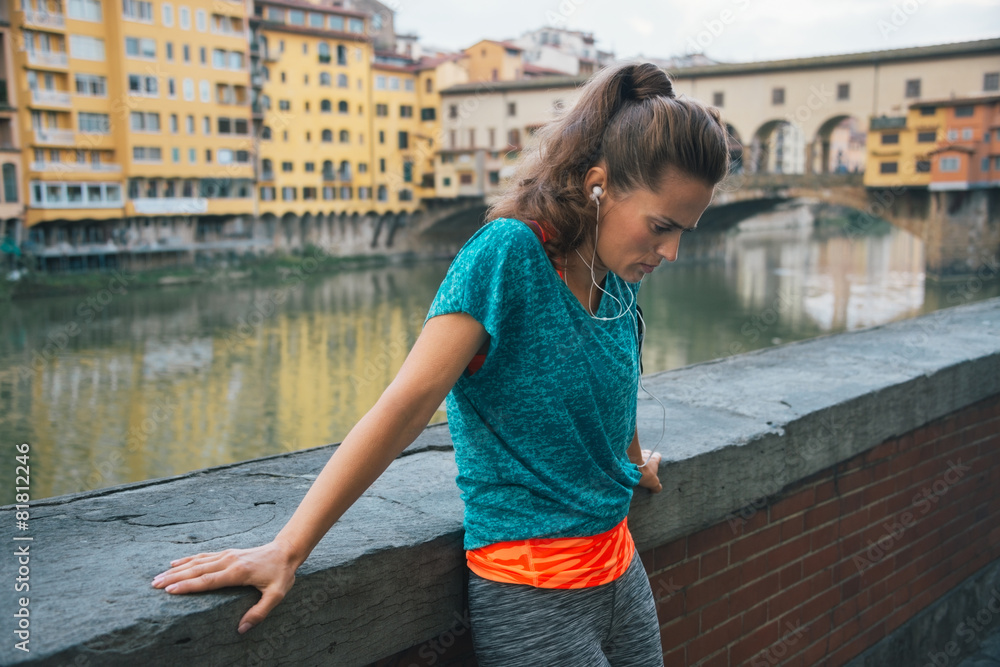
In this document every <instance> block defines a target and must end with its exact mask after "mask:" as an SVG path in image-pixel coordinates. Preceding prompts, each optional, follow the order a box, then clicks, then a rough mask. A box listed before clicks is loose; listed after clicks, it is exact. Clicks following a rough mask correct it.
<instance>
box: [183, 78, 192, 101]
mask: <svg viewBox="0 0 1000 667" xmlns="http://www.w3.org/2000/svg"><path fill="white" fill-rule="evenodd" d="M184 100H185V101H186V102H193V101H194V81H193V80H192V79H184Z"/></svg>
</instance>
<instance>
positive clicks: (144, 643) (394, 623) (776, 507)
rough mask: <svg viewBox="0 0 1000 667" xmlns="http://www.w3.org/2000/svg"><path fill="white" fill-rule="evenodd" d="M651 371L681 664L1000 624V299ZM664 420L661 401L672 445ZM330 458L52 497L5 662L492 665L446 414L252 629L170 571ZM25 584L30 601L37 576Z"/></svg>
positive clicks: (768, 661)
mask: <svg viewBox="0 0 1000 667" xmlns="http://www.w3.org/2000/svg"><path fill="white" fill-rule="evenodd" d="M644 386H645V388H646V389H647V390H648V391H649V392H650V394H652V395H655V396H656V397H657V398H658V399H659V400H660V401H662V402H663V405H664V406H665V410H666V415H665V417H666V425H667V432H666V433H665V435H664V437H663V441H662V443H661V444H660V450H661V451H663V452H664V454H665V457H664V462H663V463H662V465H661V470H660V476H661V479H662V480H663V482H664V487H665V488H664V492H663V493H661V494H658V495H651V494H649V493H648V492H646V491H644V490H641V489H640V490H638V491H637V493H636V495H635V498H634V499H633V505H632V509H631V511H630V514H629V525H630V527H631V529H632V532H633V535H634V537H635V541H636V544H637V546H638V548H639V552H640V554H641V556H642V558H643V562H644V564H645V565H646V569H647V572H648V573H649V575H650V582H651V585H652V588H653V591H654V594H655V595H656V598H657V611H658V615H659V620H660V623H661V627H662V637H663V648H664V657H665V662H666V664H667V665H670V666H673V665H740V664H747V665H751V667H756V666H758V665H778V664H780V665H817V664H822V665H845V664H850V665H858V666H860V665H865V666H866V667H867V666H869V665H870V666H875V665H879V666H883V665H889V666H891V665H900V666H903V665H906V666H907V667H912V666H913V665H918V666H922V665H925V664H929V665H938V666H939V667H940V665H951V664H956V663H957V662H958V659H959V656H961V655H964V654H967V653H969V652H970V651H971V650H972V649H974V648H975V647H976V646H977V645H978V642H979V641H980V640H981V639H982V638H984V637H985V635H986V634H987V633H988V632H989V630H990V629H993V628H995V627H996V626H997V625H998V624H997V622H996V619H997V618H998V617H1000V613H998V612H1000V592H998V591H1000V435H998V434H1000V300H998V299H994V300H991V301H984V302H980V303H977V304H972V305H966V306H959V307H955V308H951V309H947V310H942V311H938V312H936V313H933V314H931V315H927V316H923V317H920V318H917V319H914V320H909V321H905V322H900V323H895V324H890V325H886V326H882V327H875V328H872V329H868V330H864V331H859V332H853V333H848V334H841V335H836V336H829V337H825V338H820V339H815V340H811V341H804V342H800V343H794V344H790V345H785V346H782V347H778V348H773V349H770V350H765V351H761V352H755V353H751V354H745V355H740V356H737V357H730V358H727V359H723V360H719V361H716V362H711V363H705V364H698V365H695V366H690V367H687V368H683V369H679V370H676V371H670V372H667V373H660V374H657V375H651V376H647V377H646V378H645V379H644ZM662 419H663V416H662V415H661V411H660V408H659V406H658V405H657V404H656V402H655V401H653V400H651V399H649V398H647V397H645V395H641V400H640V407H639V430H640V438H641V440H642V441H643V442H644V443H646V445H647V446H648V445H652V444H653V443H655V442H656V441H657V440H658V438H659V435H660V429H661V424H662ZM330 453H331V448H329V447H325V448H318V449H314V450H308V451H304V452H297V453H294V454H290V455H284V456H277V457H271V458H267V459H260V460H255V461H249V462H246V463H242V464H238V465H232V466H226V467H222V468H217V469H212V470H206V471H199V472H197V473H192V474H189V475H184V476H181V477H178V478H173V479H167V480H155V481H151V482H146V483H141V484H133V485H129V486H126V487H119V488H117V489H108V490H104V491H100V492H93V493H87V494H79V495H76V496H66V497H61V498H53V499H50V500H47V501H44V502H40V503H35V504H33V505H32V509H31V513H32V514H31V521H32V523H31V526H32V528H31V534H32V537H33V542H32V546H31V549H32V551H31V553H32V557H31V624H30V628H31V653H23V652H20V651H15V650H14V649H13V648H12V645H13V641H10V638H11V637H12V635H10V633H9V631H7V630H6V629H5V630H4V634H6V635H7V636H8V641H5V642H4V644H3V645H2V646H0V662H2V663H3V664H8V663H13V664H31V665H101V666H104V665H112V666H113V665H134V664H146V665H150V666H152V665H175V664H178V663H185V662H186V663H188V664H198V665H237V664H240V665H242V664H246V665H273V664H282V665H315V664H332V665H366V664H378V665H428V666H429V665H448V664H452V665H459V664H461V665H473V664H475V661H474V658H472V657H471V641H470V632H469V629H468V617H467V613H466V611H465V609H466V607H465V603H464V586H465V568H464V554H463V552H462V549H461V515H462V508H461V501H460V499H459V497H458V491H457V488H456V487H455V485H454V475H455V465H454V458H453V456H452V452H451V450H450V439H449V436H448V432H447V429H446V428H444V427H443V426H440V425H438V426H431V427H428V428H427V429H426V430H425V432H424V433H423V434H422V435H421V436H420V437H419V438H418V439H417V441H416V442H415V443H414V444H413V445H411V447H409V448H408V449H407V450H406V451H405V452H404V453H403V455H402V456H401V457H400V458H399V459H398V460H397V461H396V462H394V463H393V464H392V465H391V466H390V467H389V469H388V470H387V471H386V473H385V474H384V475H383V476H382V477H381V478H380V479H379V480H378V481H377V482H376V483H375V484H374V485H373V486H372V487H371V489H369V491H368V492H366V493H365V495H364V496H363V497H362V498H361V500H359V501H358V503H357V504H356V505H355V506H354V507H352V508H351V509H350V510H349V511H348V512H347V513H346V514H345V516H344V517H343V519H342V520H341V521H340V522H338V523H337V525H336V526H334V528H333V529H332V530H331V531H330V533H329V534H328V535H327V536H326V537H325V538H324V540H323V541H322V542H321V543H320V544H319V546H318V547H317V549H316V550H315V551H314V552H313V554H312V556H311V557H310V559H309V560H308V561H307V562H306V564H305V565H304V566H303V567H302V568H301V569H300V570H299V573H298V578H297V583H296V586H295V588H293V589H292V592H291V593H290V595H289V596H288V597H287V598H286V600H285V601H284V602H283V603H282V604H281V605H279V607H278V608H277V609H276V610H275V611H274V612H273V613H272V615H271V617H269V618H268V620H267V621H266V622H265V623H264V624H262V625H261V626H259V627H258V628H255V629H254V630H253V631H252V632H250V633H248V634H247V635H244V636H240V635H237V634H236V624H237V621H238V619H239V617H240V615H241V614H242V613H243V611H245V609H246V608H247V607H248V606H249V605H250V604H252V602H253V601H254V600H256V598H257V596H258V594H257V593H256V592H255V591H252V590H248V589H241V590H230V591H222V592H214V593H210V594H205V595H198V596H180V597H174V596H170V595H168V594H166V593H164V592H163V591H159V590H154V589H151V588H150V587H149V581H150V579H151V578H152V576H153V575H154V574H156V573H157V572H160V571H161V570H163V569H164V568H165V567H166V565H167V563H168V561H169V560H170V559H172V558H177V557H179V556H183V555H187V554H190V553H193V552H198V551H208V550H217V549H222V548H227V547H242V546H249V545H253V544H258V543H260V542H262V541H267V540H269V539H271V538H272V537H273V536H274V534H275V533H276V532H277V531H278V530H279V529H280V527H281V526H282V525H283V523H284V522H285V521H286V520H287V518H288V517H289V516H290V515H291V513H292V512H293V511H294V509H295V507H296V505H297V503H298V501H299V500H300V499H301V497H302V496H303V495H304V493H305V491H306V490H307V488H308V487H309V484H310V483H311V480H312V479H314V478H315V475H316V473H317V472H318V471H319V469H320V468H321V467H322V465H323V464H324V463H325V461H326V460H327V458H328V457H329V455H330ZM7 509H8V512H7V514H10V509H12V508H7ZM7 523H8V524H11V525H5V526H4V530H5V531H7V532H8V536H7V540H8V543H11V542H10V540H11V537H12V534H13V533H14V530H13V526H12V524H13V520H11V521H9V522H7ZM5 571H10V570H9V569H7V568H6V566H5ZM0 600H2V602H3V605H4V606H3V608H4V609H15V608H16V604H17V601H16V595H15V594H14V593H13V592H12V587H5V591H4V593H3V597H2V598H0ZM986 616H989V618H986ZM9 623H10V619H8V620H7V621H5V622H4V624H5V625H4V626H5V628H6V627H7V625H8V624H9ZM942 661H944V662H942Z"/></svg>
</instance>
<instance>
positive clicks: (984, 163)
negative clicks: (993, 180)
mask: <svg viewBox="0 0 1000 667" xmlns="http://www.w3.org/2000/svg"><path fill="white" fill-rule="evenodd" d="M979 169H980V170H981V171H989V170H990V159H989V158H988V157H984V158H983V161H982V163H981V164H980V165H979Z"/></svg>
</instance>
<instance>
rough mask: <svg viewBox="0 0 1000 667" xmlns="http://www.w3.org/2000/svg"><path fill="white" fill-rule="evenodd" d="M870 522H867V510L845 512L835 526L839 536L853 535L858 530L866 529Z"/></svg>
mask: <svg viewBox="0 0 1000 667" xmlns="http://www.w3.org/2000/svg"><path fill="white" fill-rule="evenodd" d="M869 525H870V524H869V523H868V513H867V512H855V513H853V514H845V515H844V516H843V517H842V518H841V519H840V522H839V523H838V524H837V528H838V530H839V532H840V535H839V537H841V538H843V537H847V536H848V535H853V534H854V533H856V532H858V531H859V530H864V529H866V528H867V527H868V526H869Z"/></svg>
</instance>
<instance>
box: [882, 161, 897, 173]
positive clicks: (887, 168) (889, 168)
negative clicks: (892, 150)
mask: <svg viewBox="0 0 1000 667" xmlns="http://www.w3.org/2000/svg"><path fill="white" fill-rule="evenodd" d="M898 171H899V164H898V163H896V162H883V163H881V164H880V165H879V173H882V174H895V173H897V172H898Z"/></svg>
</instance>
